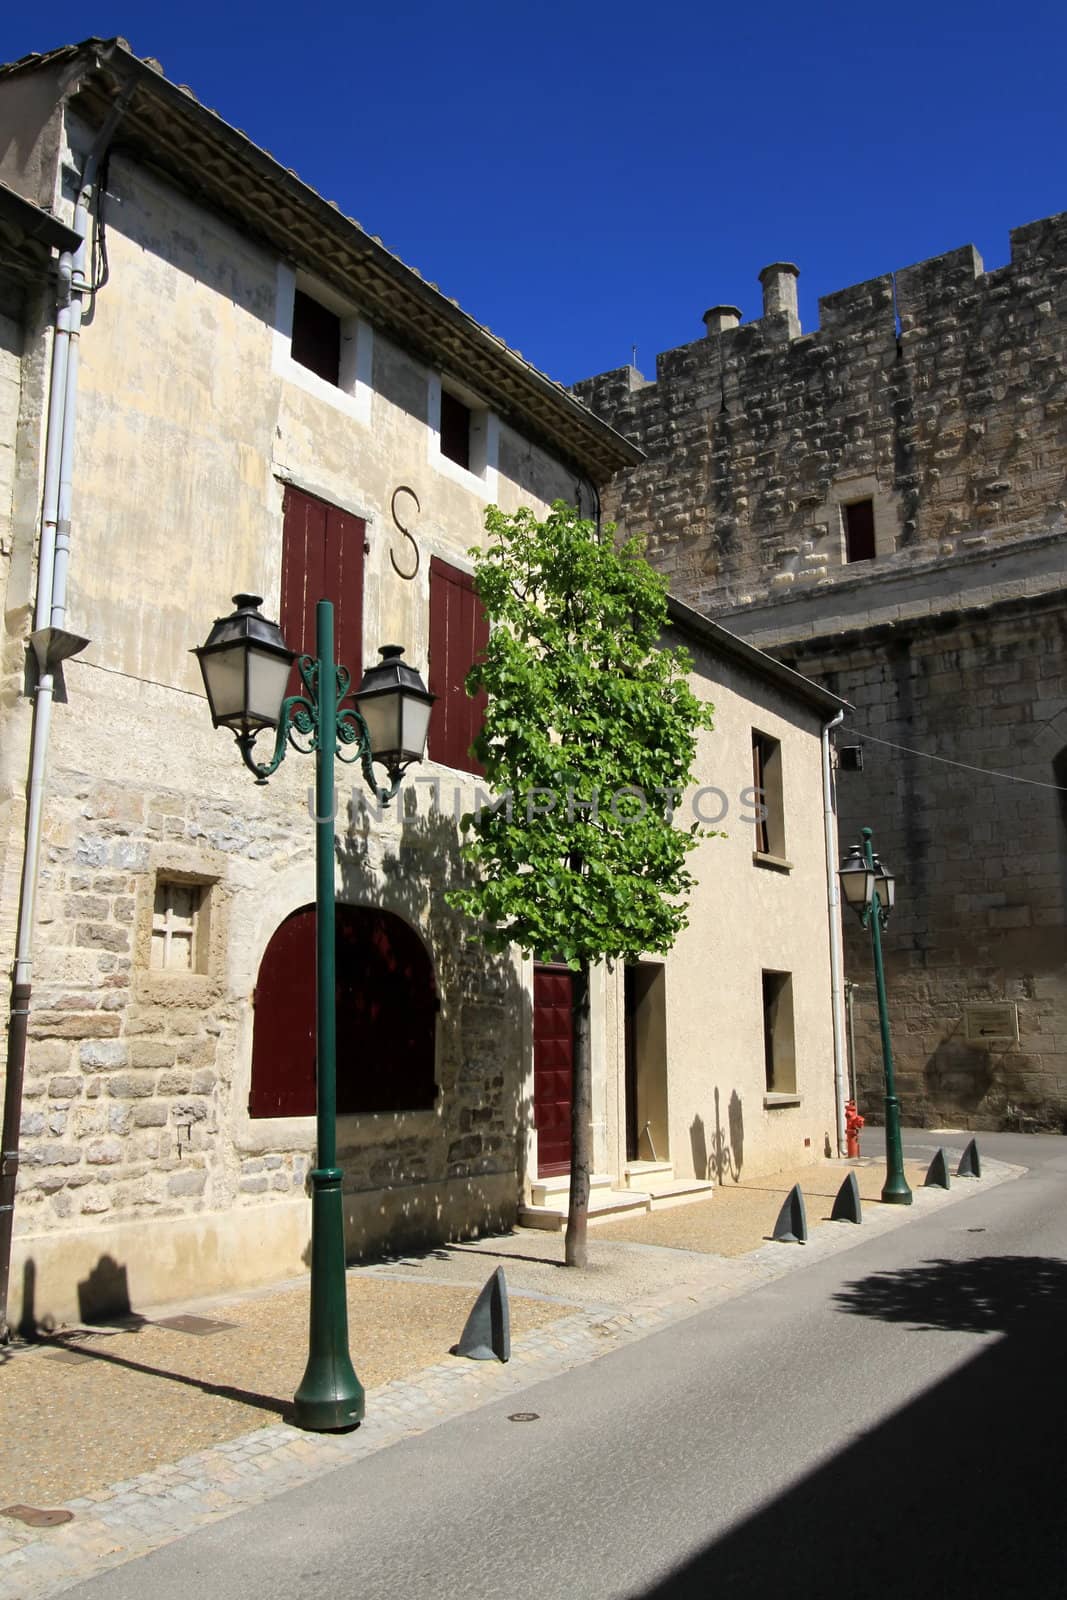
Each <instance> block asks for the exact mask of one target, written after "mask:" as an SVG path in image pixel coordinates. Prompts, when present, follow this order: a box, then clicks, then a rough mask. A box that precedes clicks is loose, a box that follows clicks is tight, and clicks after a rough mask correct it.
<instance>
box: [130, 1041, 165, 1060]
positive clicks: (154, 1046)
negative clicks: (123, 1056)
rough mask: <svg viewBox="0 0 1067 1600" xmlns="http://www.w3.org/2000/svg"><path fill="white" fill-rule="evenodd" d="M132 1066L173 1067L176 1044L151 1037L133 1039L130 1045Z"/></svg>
mask: <svg viewBox="0 0 1067 1600" xmlns="http://www.w3.org/2000/svg"><path fill="white" fill-rule="evenodd" d="M129 1053H130V1066H131V1067H171V1066H173V1065H174V1046H173V1045H172V1044H168V1043H166V1042H157V1041H155V1040H150V1039H132V1040H131V1041H130V1045H129Z"/></svg>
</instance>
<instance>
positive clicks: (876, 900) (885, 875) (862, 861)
mask: <svg viewBox="0 0 1067 1600" xmlns="http://www.w3.org/2000/svg"><path fill="white" fill-rule="evenodd" d="M871 838H872V834H871V830H870V828H864V829H863V843H862V844H854V845H853V846H852V848H851V850H850V851H849V853H848V856H847V857H846V859H845V860H844V862H843V863H842V865H841V868H840V871H839V872H838V877H839V878H840V879H841V891H842V893H843V895H844V897H845V901H846V902H847V904H848V905H850V906H851V907H852V909H853V911H855V912H856V914H857V915H858V917H859V919H860V922H861V923H862V924H863V926H864V927H865V928H868V927H869V928H870V930H871V944H872V946H873V949H874V981H875V986H876V988H877V991H878V1022H879V1026H880V1027H881V1030H882V1066H883V1070H884V1072H885V1168H886V1170H885V1183H884V1185H883V1186H882V1199H883V1201H884V1202H885V1204H886V1205H894V1206H910V1205H911V1190H910V1189H909V1188H908V1180H907V1179H906V1178H905V1176H904V1152H903V1149H902V1147H901V1142H900V1101H899V1100H898V1099H897V1090H896V1080H895V1078H894V1074H893V1045H892V1041H891V1040H890V1037H889V1007H888V1004H887V1002H886V994H885V968H884V966H883V963H882V929H883V928H884V927H885V926H886V924H887V922H888V921H889V913H890V912H891V911H892V909H893V905H894V902H895V900H896V880H895V879H894V877H893V874H892V873H891V872H889V871H887V870H886V868H885V867H883V865H882V863H881V861H879V859H878V857H877V856H876V855H875V853H874V850H873V848H872V845H871Z"/></svg>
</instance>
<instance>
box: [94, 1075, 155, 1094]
mask: <svg viewBox="0 0 1067 1600" xmlns="http://www.w3.org/2000/svg"><path fill="white" fill-rule="evenodd" d="M106 1081H107V1092H108V1094H109V1095H110V1097H111V1098H112V1099H113V1100H147V1099H148V1098H149V1096H150V1095H153V1094H155V1092H156V1084H155V1077H154V1074H152V1073H150V1072H116V1073H115V1074H114V1076H113V1077H111V1078H108V1079H107V1080H106Z"/></svg>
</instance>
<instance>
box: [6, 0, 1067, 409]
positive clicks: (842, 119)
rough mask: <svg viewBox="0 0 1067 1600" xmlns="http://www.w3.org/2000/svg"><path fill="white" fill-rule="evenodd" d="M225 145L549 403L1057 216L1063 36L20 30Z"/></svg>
mask: <svg viewBox="0 0 1067 1600" xmlns="http://www.w3.org/2000/svg"><path fill="white" fill-rule="evenodd" d="M18 12H19V15H18V16H17V17H16V18H11V17H10V15H9V20H8V21H7V22H5V24H4V25H3V27H2V28H0V57H2V58H3V59H5V60H12V59H14V58H16V57H18V56H21V55H23V54H26V53H27V52H29V51H31V50H45V49H49V48H51V47H53V46H54V45H56V44H59V43H67V42H71V41H73V40H76V39H80V38H83V37H85V36H86V35H88V34H91V33H96V34H99V35H102V36H110V35H112V34H116V33H118V34H122V35H123V36H124V37H125V38H127V39H128V40H129V42H130V44H131V45H132V47H133V49H134V50H135V51H136V52H137V53H138V54H139V55H154V56H157V57H158V58H159V59H160V61H161V62H162V63H163V67H164V69H165V71H166V73H167V76H168V77H170V78H173V79H175V80H176V81H178V82H182V83H188V84H189V85H190V86H191V87H192V88H193V89H194V90H195V92H196V93H197V94H198V95H199V97H200V99H201V100H203V101H204V102H205V103H206V104H207V105H210V106H212V107H213V108H214V109H215V110H217V111H218V112H220V113H221V115H222V116H224V117H225V118H226V120H227V121H229V122H232V123H235V124H236V125H237V126H238V127H241V128H244V129H245V130H246V132H248V133H249V134H250V135H251V137H252V138H254V139H255V140H256V142H257V143H259V144H262V145H264V146H265V147H266V148H267V149H268V150H270V151H271V152H272V153H273V154H274V155H275V156H276V157H277V158H278V159H279V160H280V161H281V162H282V163H283V164H284V165H285V166H290V167H293V168H294V169H295V170H296V171H297V172H298V173H299V174H300V176H301V177H302V178H304V179H305V180H306V181H307V182H309V183H310V184H312V185H313V186H314V187H315V188H316V189H318V190H319V191H320V192H321V193H323V194H324V195H326V196H327V197H328V198H330V199H334V200H336V201H337V202H338V204H339V205H340V206H341V208H342V209H343V210H344V211H346V212H347V213H348V214H349V215H351V216H355V217H357V218H358V219H359V221H360V222H361V223H362V224H363V225H364V227H366V228H367V229H368V230H369V231H370V232H371V233H375V234H378V235H379V236H380V237H381V238H382V239H383V240H384V242H385V243H386V244H387V245H388V246H389V247H390V248H391V249H393V250H395V251H396V252H397V253H398V254H399V255H400V256H401V257H403V259H404V260H405V261H407V262H409V263H411V264H412V265H414V266H417V267H418V268H419V269H420V271H422V272H423V273H424V274H425V275H426V276H427V277H429V278H430V279H432V280H433V281H434V282H436V283H438V284H439V285H440V286H441V288H442V289H444V290H445V292H446V293H448V294H450V295H453V296H454V297H455V298H456V299H458V300H459V301H460V303H461V304H462V305H463V306H464V308H465V309H466V310H468V311H469V312H471V313H472V315H474V316H476V317H477V318H478V319H479V320H480V321H482V322H486V323H488V324H489V326H490V327H492V328H493V329H494V330H495V331H496V332H497V333H499V334H500V335H501V336H502V337H503V338H505V339H506V340H507V341H508V343H509V344H511V345H513V346H515V347H516V348H518V349H520V350H522V352H523V354H524V355H526V356H527V357H528V358H529V359H530V360H532V361H534V362H536V364H537V365H538V366H540V367H542V368H544V369H545V370H546V371H547V372H549V373H550V374H551V375H552V376H553V377H556V378H559V379H561V380H563V381H564V382H572V381H574V380H575V379H577V378H580V377H584V376H588V375H590V374H592V373H595V372H600V371H604V370H605V369H607V368H610V367H616V366H621V365H622V364H624V363H625V362H626V361H628V360H629V359H630V352H631V347H632V346H633V345H635V344H636V346H637V349H638V365H639V366H640V367H641V368H642V370H644V371H645V372H646V374H649V375H651V374H652V373H653V372H654V370H655V356H656V352H657V351H659V350H665V349H669V348H671V347H672V346H674V345H678V344H683V343H686V342H687V341H688V340H690V339H695V338H699V337H700V336H701V335H702V333H703V326H702V323H701V320H700V319H701V314H702V312H703V311H704V310H705V309H706V308H707V307H708V306H710V305H712V304H715V303H717V302H727V303H734V304H737V305H739V306H741V308H742V311H743V314H744V316H745V317H746V318H748V317H752V316H756V315H758V314H759V311H760V289H759V284H758V281H757V275H758V273H759V270H760V268H761V267H763V266H765V265H766V264H767V262H769V261H774V260H780V259H785V260H791V261H795V262H797V264H798V265H799V267H800V269H801V276H800V294H801V316H802V320H803V322H804V325H805V327H806V328H812V327H814V326H815V324H816V321H817V316H818V312H817V301H818V297H819V296H820V295H822V294H828V293H831V292H832V291H834V290H836V289H839V288H843V287H845V286H846V285H848V284H850V283H856V282H858V281H860V280H862V279H863V278H867V277H872V276H874V275H876V274H878V273H881V272H887V271H890V270H892V269H894V268H897V267H902V266H906V265H907V264H908V263H910V262H912V261H917V260H921V259H923V258H924V257H926V256H930V255H935V254H938V253H940V252H941V251H944V250H949V249H952V248H955V247H956V246H958V245H961V244H967V243H974V244H976V245H977V247H978V249H979V251H980V253H981V254H982V255H983V256H984V258H985V262H986V265H987V266H996V265H999V264H1001V263H1003V262H1004V261H1006V260H1007V259H1008V250H1009V246H1008V230H1009V229H1010V228H1011V227H1013V226H1017V225H1018V224H1021V223H1023V222H1029V221H1032V220H1033V219H1034V218H1036V217H1041V216H1046V215H1048V214H1050V213H1052V212H1054V211H1059V210H1064V209H1067V166H1065V162H1064V152H1065V149H1067V139H1065V137H1064V136H1065V132H1067V127H1065V124H1067V94H1065V92H1064V89H1063V84H1062V74H1063V62H1064V60H1065V58H1067V50H1065V47H1067V8H1064V7H1063V6H1062V4H1053V3H1049V0H1037V3H1025V0H1024V3H1022V4H1020V5H1016V6H1015V7H1010V8H1009V7H1005V6H1004V5H1003V4H999V5H997V6H993V5H992V4H990V3H989V0H971V3H968V4H962V3H960V0H932V3H930V0H927V3H926V4H918V3H916V0H897V3H896V4H894V5H892V6H889V5H884V6H883V5H869V4H868V5H862V4H859V5H857V4H856V0H850V3H848V4H845V3H838V0H833V3H814V4H808V5H806V6H805V5H801V4H795V5H792V6H788V5H785V4H782V3H781V0H765V3H764V4H762V5H756V4H753V5H750V6H748V7H747V8H746V7H744V6H739V5H736V4H733V5H730V6H714V5H711V6H709V5H700V6H698V5H695V4H689V3H684V0H660V3H659V4H658V5H656V4H647V3H644V4H640V5H638V4H634V3H632V0H613V3H611V4H608V3H606V0H572V3H571V4H565V3H562V0H542V3H540V4H530V3H528V0H511V3H510V4H508V3H496V4H493V3H488V0H451V4H442V3H441V0H434V3H423V0H417V3H405V0H396V3H394V4H393V5H392V6H391V7H388V8H387V7H385V6H381V5H379V6H375V7H373V8H370V7H364V6H361V5H359V4H354V5H350V6H341V5H338V4H336V3H334V4H331V5H326V4H322V3H320V0H305V3H303V4H301V5H298V6H293V5H291V4H289V5H286V6H284V7H282V6H279V5H277V4H276V3H275V0H261V3H260V4H257V5H252V4H249V3H247V0H230V3H226V4H217V3H216V4H214V5H210V6H209V5H207V4H204V3H203V0H187V3H185V4H182V5H180V6H178V5H162V4H153V3H152V0H139V3H120V4H101V5H98V6H94V5H92V4H90V5H88V6H86V5H84V4H81V5H78V6H74V5H73V4H69V3H67V0H54V3H53V4H52V5H50V6H48V7H46V9H45V10H44V11H43V12H30V10H29V8H25V9H24V8H22V7H19V8H18Z"/></svg>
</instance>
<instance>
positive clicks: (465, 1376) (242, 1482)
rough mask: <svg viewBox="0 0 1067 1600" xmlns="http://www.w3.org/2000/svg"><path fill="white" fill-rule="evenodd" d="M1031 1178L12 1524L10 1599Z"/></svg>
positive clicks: (732, 1266)
mask: <svg viewBox="0 0 1067 1600" xmlns="http://www.w3.org/2000/svg"><path fill="white" fill-rule="evenodd" d="M1024 1171H1025V1168H1022V1167H1014V1166H1008V1165H1006V1164H1005V1163H1002V1162H991V1161H987V1162H986V1163H985V1167H984V1171H983V1176H982V1178H981V1179H980V1180H979V1181H978V1182H973V1183H963V1182H959V1183H957V1184H956V1186H955V1187H954V1188H953V1189H951V1190H949V1191H947V1192H946V1191H943V1190H934V1189H919V1190H917V1191H916V1193H915V1204H914V1206H913V1207H911V1208H910V1209H909V1210H906V1211H905V1210H898V1209H895V1208H890V1207H879V1208H877V1209H876V1208H873V1207H870V1208H868V1211H867V1212H866V1214H865V1221H864V1224H863V1228H862V1229H853V1228H852V1227H851V1225H845V1224H838V1225H836V1226H834V1225H831V1224H826V1225H823V1226H821V1227H817V1228H815V1229H814V1230H813V1232H812V1234H811V1238H810V1241H809V1243H808V1245H807V1247H806V1248H805V1249H797V1248H793V1247H790V1246H783V1245H777V1244H766V1245H763V1246H761V1247H760V1248H759V1249H757V1250H754V1251H752V1252H751V1253H750V1254H749V1255H746V1256H742V1257H739V1258H736V1259H734V1260H727V1259H723V1260H722V1262H721V1268H720V1270H719V1271H718V1272H717V1273H716V1276H715V1281H714V1282H713V1283H712V1284H711V1285H710V1286H705V1287H703V1288H702V1289H699V1290H695V1289H694V1285H693V1284H692V1283H686V1284H683V1285H682V1286H681V1287H679V1288H678V1289H675V1290H671V1291H669V1292H667V1293H665V1294H662V1295H659V1296H657V1297H656V1298H654V1299H649V1300H645V1301H638V1302H635V1303H634V1305H633V1307H632V1308H631V1309H630V1310H627V1311H616V1312H612V1313H610V1314H607V1315H605V1314H604V1313H603V1312H596V1311H580V1312H576V1313H573V1314H572V1315H570V1316H564V1317H561V1318H560V1319H559V1320H558V1321H557V1322H553V1323H550V1324H548V1326H546V1327H544V1328H541V1329H538V1330H536V1331H534V1332H532V1333H529V1334H527V1335H525V1336H524V1337H523V1338H522V1339H519V1340H516V1341H515V1344H514V1346H513V1349H512V1359H511V1361H510V1362H509V1363H508V1365H507V1366H498V1365H496V1364H490V1363H484V1362H476V1363H469V1362H463V1361H458V1360H451V1361H447V1362H441V1363H439V1364H438V1365H436V1366H433V1367H428V1368H426V1369H425V1370H424V1371H423V1372H420V1373H419V1374H418V1376H417V1377H416V1378H413V1379H407V1380H402V1381H401V1380H398V1381H396V1382H393V1383H388V1384H384V1385H383V1386H382V1387H381V1388H380V1389H374V1390H372V1391H371V1392H370V1394H369V1395H368V1416H367V1420H366V1422H364V1424H363V1425H362V1427H360V1428H358V1429H357V1430H356V1431H355V1432H354V1433H349V1434H341V1435H331V1434H307V1433H302V1432H301V1431H300V1430H299V1429H296V1428H293V1427H290V1426H289V1425H288V1424H287V1423H276V1424H274V1425H273V1426H271V1427H267V1428H258V1429H256V1430H255V1431H254V1432H251V1433H247V1434H244V1435H242V1436H240V1437H239V1438H236V1439H229V1440H226V1441H225V1442H224V1443H222V1444H219V1445H214V1446H212V1447H210V1448H209V1449H206V1450H199V1451H197V1452H195V1453H194V1454H193V1455H189V1456H185V1457H184V1458H183V1459H182V1460H181V1461H177V1462H175V1463H173V1465H171V1466H167V1467H158V1468H156V1469H155V1470H153V1471H151V1472H145V1473H142V1474H140V1475H139V1476H138V1477H136V1478H131V1479H128V1480H126V1481H124V1482H121V1483H116V1484H112V1485H111V1486H110V1488H108V1489H102V1490H98V1491H96V1492H94V1493H91V1494H88V1495H85V1496H82V1497H79V1498H76V1499H73V1500H68V1501H66V1502H65V1505H66V1508H67V1509H68V1510H70V1511H73V1513H74V1520H73V1521H72V1522H70V1523H67V1524H65V1525H63V1526H62V1527H58V1528H55V1529H52V1530H50V1531H49V1532H47V1533H45V1534H42V1533H41V1532H39V1531H38V1530H33V1529H29V1528H25V1527H23V1526H22V1525H21V1524H19V1523H16V1522H13V1521H12V1520H10V1519H9V1518H0V1600H46V1597H48V1596H51V1595H54V1594H58V1593H60V1592H61V1591H62V1590H64V1589H67V1588H70V1587H71V1586H73V1585H74V1584H76V1583H80V1582H83V1581H84V1580H86V1579H87V1578H90V1577H93V1576H95V1575H97V1574H98V1573H100V1572H102V1571H104V1570H106V1569H107V1568H109V1567H114V1566H118V1565H120V1564H122V1563H123V1562H126V1561H132V1560H136V1559H137V1558H138V1557H140V1556H144V1555H148V1554H149V1552H150V1551H152V1550H155V1549H158V1548H159V1547H160V1546H161V1545H165V1544H169V1543H171V1541H173V1540H175V1539H180V1538H182V1537H183V1536H184V1535H185V1534H188V1533H192V1532H194V1531H195V1530H196V1529H197V1528H200V1527H202V1526H204V1525H205V1524H207V1523H210V1522H213V1521H216V1520H218V1519H219V1518H221V1517H229V1516H233V1515H234V1514H235V1513H237V1512H240V1511H243V1510H245V1509H246V1508H248V1507H250V1506H253V1505H257V1504H259V1503H261V1502H262V1501H264V1500H268V1499H271V1498H273V1497H274V1496H275V1495H279V1494H283V1493H284V1492H285V1491H286V1490H287V1489H292V1488H295V1487H296V1486H297V1485H298V1484H302V1483H306V1482H308V1481H309V1480H310V1479H313V1478H317V1477H320V1476H322V1474H324V1473H326V1472H331V1471H333V1469H334V1468H336V1467H340V1466H346V1465H349V1464H350V1463H353V1462H356V1461H360V1460H362V1459H363V1458H364V1457H366V1456H370V1455H373V1454H374V1453H375V1452H376V1451H378V1450H382V1449H385V1448H386V1447H387V1446H389V1445H392V1444H396V1443H397V1442H398V1441H399V1440H401V1439H404V1438H407V1437H409V1436H411V1435H412V1434H417V1433H423V1432H425V1431H426V1430H427V1429H429V1428H432V1427H435V1426H436V1425H437V1424H438V1423H439V1422H445V1421H447V1420H449V1419H450V1418H452V1417H457V1416H461V1415H463V1414H464V1413H466V1412H469V1411H473V1410H476V1409H477V1408H478V1407H480V1406H484V1405H487V1404H488V1403H490V1402H491V1401H493V1400H499V1399H504V1398H506V1397H507V1396H508V1395H512V1394H518V1393H520V1392H521V1391H522V1390H525V1389H528V1388H530V1387H531V1386H532V1385H533V1384H536V1383H540V1382H541V1381H542V1380H544V1379H548V1378H554V1377H557V1376H558V1375H560V1374H561V1373H563V1372H566V1371H568V1370H570V1369H571V1368H574V1367H578V1366H582V1365H584V1364H585V1363H586V1362H589V1361H593V1360H595V1359H596V1358H597V1357H598V1356H602V1355H606V1354H608V1353H609V1352H611V1351H612V1350H617V1349H620V1348H622V1347H623V1346H625V1345H627V1344H631V1343H633V1342H634V1341H635V1340H638V1339H644V1338H646V1337H648V1335H650V1334H653V1333H657V1332H659V1331H660V1330H661V1329H663V1328H666V1327H668V1326H670V1325H671V1324H673V1323H676V1322H680V1321H682V1320H684V1319H685V1318H687V1317H690V1316H694V1315H695V1314H696V1313H698V1312H700V1311H704V1310H707V1309H708V1308H710V1307H711V1306H714V1305H716V1304H719V1303H721V1302H722V1301H725V1300H730V1299H734V1298H735V1297H737V1296H739V1295H742V1294H745V1293H747V1292H749V1291H751V1290H753V1289H757V1288H759V1287H761V1286H762V1285H763V1284H765V1283H769V1282H771V1281H773V1280H774V1279H776V1278H781V1277H784V1276H785V1275H786V1274H787V1273H789V1272H792V1271H795V1270H796V1269H798V1268H800V1267H803V1266H806V1265H810V1264H812V1263H813V1262H815V1261H818V1260H821V1259H823V1258H825V1257H826V1256H829V1255H834V1254H837V1253H839V1252H840V1251H842V1250H847V1249H850V1248H855V1247H856V1246H858V1245H860V1244H862V1243H863V1242H864V1241H865V1240H866V1239H869V1238H870V1237H871V1235H872V1233H885V1232H888V1231H891V1230H893V1229H895V1228H898V1227H900V1226H902V1225H904V1224H905V1223H907V1222H908V1221H911V1220H913V1219H914V1218H916V1217H918V1216H922V1215H924V1214H926V1213H928V1212H930V1211H933V1210H937V1209H940V1208H942V1207H943V1206H946V1205H952V1204H955V1203H956V1202H957V1201H959V1200H963V1199H966V1198H967V1196H968V1195H971V1194H974V1193H977V1192H979V1191H983V1192H984V1191H985V1190H987V1189H989V1188H991V1187H994V1186H996V1185H998V1184H1000V1183H1003V1182H1005V1181H1007V1180H1008V1179H1011V1178H1016V1177H1021V1176H1022V1174H1023V1172H1024ZM647 1248H648V1249H650V1250H654V1249H656V1248H657V1247H656V1246H648V1247H647Z"/></svg>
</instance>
